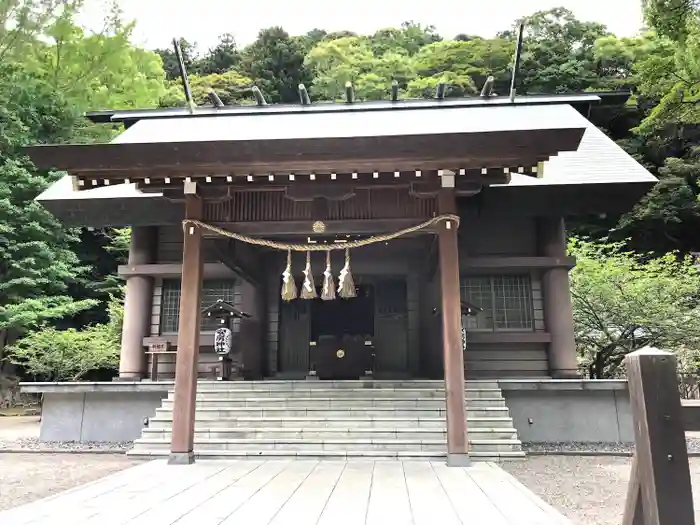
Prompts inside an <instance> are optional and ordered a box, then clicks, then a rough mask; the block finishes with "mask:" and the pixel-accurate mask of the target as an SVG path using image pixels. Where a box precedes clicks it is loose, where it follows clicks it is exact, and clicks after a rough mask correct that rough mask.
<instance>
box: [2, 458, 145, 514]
mask: <svg viewBox="0 0 700 525" xmlns="http://www.w3.org/2000/svg"><path fill="white" fill-rule="evenodd" d="M138 463H139V461H136V460H134V459H129V458H127V457H126V456H125V455H123V454H114V455H112V454H108V455H104V454H103V455H97V454H45V453H41V454H36V453H34V454H3V453H0V510H4V509H9V508H12V507H16V506H18V505H22V504H24V503H29V502H31V501H34V500H37V499H40V498H43V497H46V496H51V495H52V494H56V493H58V492H61V491H63V490H68V489H71V488H73V487H75V486H78V485H82V484H83V483H88V482H90V481H94V480H96V479H99V478H101V477H103V476H106V475H107V474H112V473H114V472H116V471H119V470H123V469H125V468H128V467H131V466H134V465H137V464H138ZM0 523H2V520H0ZM5 523H7V524H8V525H9V524H10V522H5Z"/></svg>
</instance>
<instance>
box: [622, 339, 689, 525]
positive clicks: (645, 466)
mask: <svg viewBox="0 0 700 525" xmlns="http://www.w3.org/2000/svg"><path fill="white" fill-rule="evenodd" d="M625 364H626V369H627V381H628V385H629V394H630V405H631V407H632V417H633V420H634V432H635V445H636V447H635V454H634V459H633V461H632V472H631V475H630V482H629V487H628V492H627V501H626V504H625V513H624V517H623V525H693V524H694V523H695V515H694V510H693V494H692V491H691V482H690V466H689V464H688V450H687V447H686V440H685V432H686V430H688V431H700V402H697V401H695V402H694V401H685V402H681V398H680V396H679V391H678V390H679V389H678V375H677V362H676V357H675V356H674V355H673V354H670V353H667V352H662V351H658V350H639V351H637V352H633V353H631V354H629V355H628V356H627V357H626V358H625Z"/></svg>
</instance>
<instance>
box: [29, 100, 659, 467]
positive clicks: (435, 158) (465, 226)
mask: <svg viewBox="0 0 700 525" xmlns="http://www.w3.org/2000/svg"><path fill="white" fill-rule="evenodd" d="M626 99H627V95H626V94H619V93H612V94H611V93H601V94H596V93H585V94H570V95H558V96H519V97H516V98H515V99H512V100H511V99H510V98H509V97H498V96H492V97H474V98H456V99H442V98H438V99H433V100H393V101H379V102H355V101H353V99H352V97H349V99H348V100H346V101H345V102H338V103H314V104H310V103H308V100H306V103H302V104H300V105H267V104H262V103H260V101H258V102H259V103H258V104H252V105H249V106H246V105H243V106H220V105H218V104H215V105H213V106H211V107H198V108H194V109H191V110H190V109H183V108H172V109H151V110H137V111H134V110H130V111H121V110H115V111H100V112H95V113H90V114H88V118H89V119H91V120H92V121H94V122H101V123H111V124H115V125H123V131H122V132H121V133H120V134H119V135H118V136H117V137H116V138H115V139H114V140H113V141H112V142H110V143H108V144H88V145H83V144H81V145H42V146H36V147H32V148H30V149H29V154H30V155H31V157H32V158H33V160H34V162H35V163H36V165H37V166H38V167H39V168H40V169H56V170H60V171H65V172H67V175H66V176H65V177H64V178H63V179H61V180H59V181H58V182H56V183H55V184H53V185H52V186H51V187H50V188H48V189H47V190H46V191H45V192H44V193H43V194H42V195H41V196H40V197H39V200H40V201H41V202H42V204H43V205H44V206H45V207H46V208H47V209H48V210H50V211H51V212H52V213H54V214H55V215H56V216H57V217H58V218H60V219H61V220H62V221H63V222H64V223H65V224H66V225H68V226H92V227H97V228H99V227H126V226H128V227H131V228H132V241H131V250H130V253H129V260H128V264H126V265H124V266H123V267H120V269H119V273H120V275H121V276H122V277H123V278H124V279H125V280H126V299H125V312H124V327H123V340H122V350H121V363H120V377H121V378H122V379H128V380H139V379H148V377H149V375H150V376H151V377H150V378H151V379H153V380H156V379H157V380H161V379H166V378H168V379H172V377H173V376H174V378H175V397H174V407H175V408H174V416H173V417H174V419H173V434H172V446H171V461H173V462H190V461H191V460H192V450H193V448H192V447H193V445H192V444H193V432H194V431H193V428H194V414H195V394H196V390H197V379H198V378H200V379H201V378H207V377H211V374H212V372H211V371H212V370H215V369H216V367H217V366H218V364H217V363H219V357H220V356H219V355H218V354H217V353H216V352H215V344H219V343H217V341H218V340H217V337H218V336H217V333H218V332H217V330H218V329H220V328H221V326H219V325H217V324H216V322H211V318H210V316H204V317H203V316H202V314H201V312H202V310H204V309H206V308H211V306H212V305H213V304H215V303H216V302H217V301H221V302H225V303H226V304H227V305H228V306H227V308H228V310H227V311H230V312H234V310H235V312H237V314H236V315H230V316H229V317H230V322H229V320H228V319H229V317H227V318H226V319H227V321H226V323H227V325H226V326H227V327H228V328H227V329H228V330H230V333H229V334H228V335H229V336H230V341H229V343H230V348H228V349H226V348H225V350H224V351H225V352H227V353H229V354H230V355H229V358H230V361H231V363H230V364H231V365H232V366H231V374H230V377H229V378H230V379H243V380H246V379H263V378H276V379H282V380H285V379H304V378H308V379H310V380H311V379H316V380H326V379H333V380H346V379H359V378H366V379H371V378H377V379H380V378H396V379H401V378H443V377H444V381H445V390H446V403H447V411H446V413H447V450H448V463H451V464H460V462H462V459H464V458H466V455H467V439H466V424H465V418H464V417H463V414H464V412H465V393H464V381H465V374H466V377H468V378H509V377H519V378H529V377H539V378H546V377H552V378H567V377H575V376H576V374H577V360H576V350H575V345H574V333H573V320H572V310H571V296H570V291H569V283H568V271H569V269H571V268H572V267H573V265H574V264H575V261H574V260H573V259H572V258H571V257H568V256H567V253H566V234H565V225H564V220H565V219H566V218H568V217H573V216H580V215H595V214H604V213H620V212H624V211H625V210H628V209H630V208H631V206H633V204H634V203H635V202H636V201H637V200H638V199H639V198H640V197H641V196H642V195H643V194H644V193H645V192H646V191H648V190H649V188H650V187H651V186H652V185H653V184H654V182H655V178H654V177H653V176H652V175H650V174H649V173H648V172H647V171H646V170H645V169H644V168H643V167H642V166H640V165H639V164H638V163H637V162H636V161H635V160H634V159H632V158H631V157H630V156H629V155H627V154H626V153H625V152H624V151H623V150H622V149H621V148H619V147H618V146H617V145H616V144H615V143H614V142H613V141H611V140H610V139H609V138H607V137H606V135H605V134H604V133H603V132H602V131H601V130H599V129H598V128H596V127H595V126H594V125H593V124H592V123H591V122H590V121H589V120H588V119H587V116H588V115H589V113H590V111H591V109H592V108H597V107H600V106H604V105H610V106H615V105H622V104H624V102H625V101H626ZM302 102H304V97H302ZM210 311H211V310H209V312H210ZM226 341H227V339H225V338H224V339H221V340H220V341H219V342H220V343H221V345H223V346H224V347H225V345H226ZM229 350H230V352H229ZM160 353H162V354H164V355H159V356H158V363H157V366H152V365H153V360H155V359H156V355H154V354H160ZM220 353H221V352H220ZM215 373H219V374H220V373H221V371H220V370H219V372H215ZM156 374H157V377H156Z"/></svg>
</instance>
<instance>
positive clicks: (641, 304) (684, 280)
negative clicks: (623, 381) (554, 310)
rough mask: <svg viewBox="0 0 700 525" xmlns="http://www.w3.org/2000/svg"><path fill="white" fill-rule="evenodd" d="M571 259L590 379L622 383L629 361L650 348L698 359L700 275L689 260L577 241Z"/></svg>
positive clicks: (579, 340) (578, 332)
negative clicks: (625, 362) (625, 363)
mask: <svg viewBox="0 0 700 525" xmlns="http://www.w3.org/2000/svg"><path fill="white" fill-rule="evenodd" d="M569 252H570V254H571V255H573V256H575V257H576V266H575V268H574V269H573V270H572V271H571V274H570V280H571V295H572V301H573V308H574V324H575V336H576V344H577V348H578V352H579V358H580V362H581V365H582V366H584V367H586V368H587V369H588V370H589V373H590V375H591V377H592V378H606V377H618V376H619V375H620V373H621V370H620V366H621V364H622V361H623V359H624V357H625V355H627V354H628V353H629V352H632V351H634V350H637V349H639V348H643V347H645V346H652V347H658V348H661V349H664V350H668V351H683V352H684V353H685V354H687V353H688V351H691V353H692V355H695V356H697V355H698V350H700V308H699V307H698V302H697V299H698V290H700V273H699V272H698V267H697V266H696V265H695V264H694V262H693V261H692V260H691V259H690V258H689V257H686V258H682V259H679V258H677V254H675V253H668V254H665V255H663V256H661V257H642V256H640V255H639V254H636V253H632V252H629V251H626V250H625V249H623V247H622V244H621V243H609V244H606V243H595V242H590V241H587V240H583V239H577V238H573V239H571V241H570V243H569Z"/></svg>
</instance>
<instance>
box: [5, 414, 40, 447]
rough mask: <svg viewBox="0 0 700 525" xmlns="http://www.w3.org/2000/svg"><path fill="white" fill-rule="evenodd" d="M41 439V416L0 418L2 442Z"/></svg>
mask: <svg viewBox="0 0 700 525" xmlns="http://www.w3.org/2000/svg"><path fill="white" fill-rule="evenodd" d="M38 437H39V416H29V417H27V416H12V417H0V441H15V440H18V439H31V438H38Z"/></svg>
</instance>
